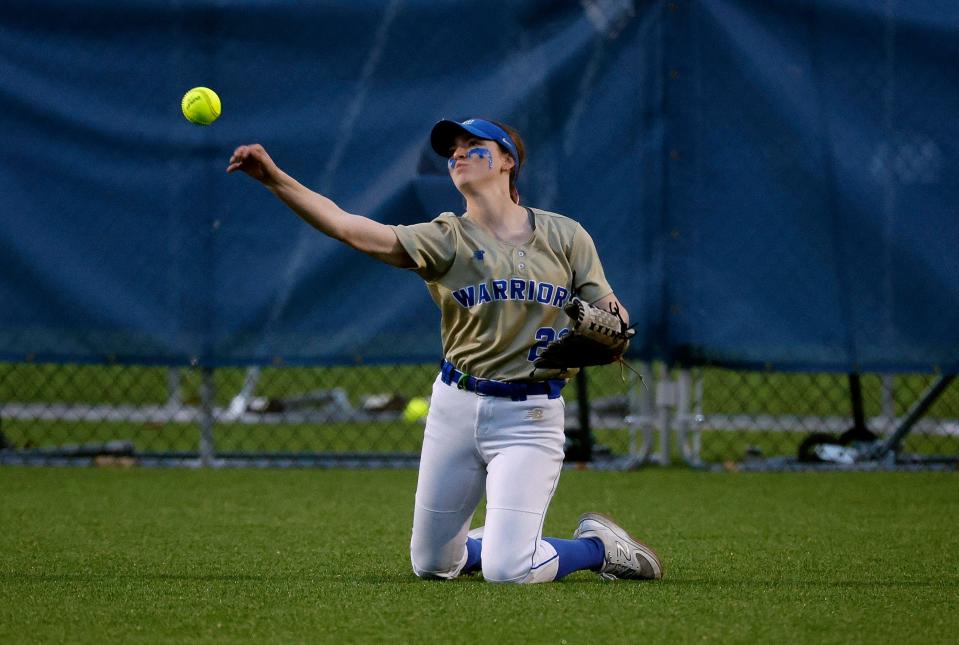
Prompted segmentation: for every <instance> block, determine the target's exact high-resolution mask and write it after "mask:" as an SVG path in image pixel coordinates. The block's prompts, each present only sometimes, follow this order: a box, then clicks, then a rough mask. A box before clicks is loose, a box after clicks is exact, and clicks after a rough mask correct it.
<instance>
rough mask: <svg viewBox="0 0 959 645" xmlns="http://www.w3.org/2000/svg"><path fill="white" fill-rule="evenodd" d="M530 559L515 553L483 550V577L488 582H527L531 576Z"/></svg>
mask: <svg viewBox="0 0 959 645" xmlns="http://www.w3.org/2000/svg"><path fill="white" fill-rule="evenodd" d="M529 572H530V560H529V558H528V557H517V556H516V554H515V553H502V554H495V555H494V554H487V553H486V551H485V550H484V551H483V578H484V579H485V580H486V581H487V582H500V583H515V584H519V583H522V582H526V580H527V579H528V578H529Z"/></svg>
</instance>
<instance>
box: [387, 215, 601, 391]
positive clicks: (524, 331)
mask: <svg viewBox="0 0 959 645" xmlns="http://www.w3.org/2000/svg"><path fill="white" fill-rule="evenodd" d="M529 210H530V213H531V218H532V224H533V235H532V237H531V238H530V239H529V241H528V242H526V243H525V244H519V245H512V244H508V243H506V242H502V241H500V240H499V239H497V238H495V237H494V236H493V235H491V234H490V233H488V232H487V231H486V230H485V229H483V228H481V227H480V226H478V225H477V224H476V223H474V222H473V221H472V220H470V218H469V216H468V215H463V216H457V215H455V214H454V213H442V214H441V215H439V216H438V217H437V218H436V219H434V220H433V221H431V222H424V223H422V224H413V225H411V226H394V227H393V228H394V229H395V230H396V236H397V238H399V241H400V244H402V245H403V248H404V249H405V250H406V252H407V253H408V254H409V256H410V257H411V258H412V259H413V262H415V264H416V266H415V267H413V270H414V271H416V273H418V274H419V275H420V277H422V278H423V279H424V280H425V281H426V285H427V288H428V289H429V292H430V295H431V296H432V297H433V300H434V301H435V302H436V304H437V306H438V307H439V308H440V312H441V314H442V322H441V335H442V339H443V352H444V354H445V356H446V359H447V360H449V361H450V362H451V363H453V365H455V366H456V367H457V368H458V369H460V370H462V371H464V372H467V373H469V374H472V375H473V376H477V377H480V378H488V379H497V380H504V381H506V380H529V379H530V378H531V373H533V361H534V360H535V359H536V357H537V355H538V353H539V352H540V351H541V350H542V349H543V348H544V347H546V345H547V344H548V343H550V342H551V341H552V340H554V339H556V338H558V337H559V336H561V335H563V334H565V333H567V326H568V325H569V322H570V321H569V318H568V317H567V316H566V314H565V313H564V312H563V305H564V304H565V303H566V301H567V300H568V299H569V298H570V297H572V296H573V295H578V296H579V297H580V298H582V299H583V300H585V301H587V302H595V301H596V300H599V299H600V298H602V297H604V296H607V295H609V294H610V293H612V291H613V290H612V289H611V288H610V286H609V283H608V282H607V281H606V276H605V274H604V273H603V267H602V264H600V261H599V256H598V255H597V254H596V246H595V245H594V244H593V240H592V238H591V237H590V236H589V234H588V233H587V232H586V231H585V230H584V229H583V227H582V226H580V225H579V224H578V223H577V222H575V221H574V220H572V219H570V218H568V217H565V216H563V215H558V214H556V213H550V212H547V211H542V210H539V209H529ZM574 372H575V370H570V371H567V372H563V373H562V374H560V373H559V372H558V371H557V370H536V371H535V373H533V375H532V378H533V379H535V380H541V379H546V378H555V377H557V376H562V377H567V376H569V375H571V374H573V373H574Z"/></svg>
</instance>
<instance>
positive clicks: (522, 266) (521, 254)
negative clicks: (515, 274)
mask: <svg viewBox="0 0 959 645" xmlns="http://www.w3.org/2000/svg"><path fill="white" fill-rule="evenodd" d="M516 255H518V256H519V257H521V258H523V257H526V251H525V250H524V249H519V250H518V251H516ZM516 267H517V268H518V269H519V270H520V271H523V270H524V269H526V263H525V262H523V261H522V260H520V262H519V264H517V265H516Z"/></svg>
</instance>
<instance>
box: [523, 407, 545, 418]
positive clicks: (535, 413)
mask: <svg viewBox="0 0 959 645" xmlns="http://www.w3.org/2000/svg"><path fill="white" fill-rule="evenodd" d="M523 418H524V419H526V420H527V421H539V420H540V419H542V418H543V408H533V409H531V410H527V411H526V416H525V417H523Z"/></svg>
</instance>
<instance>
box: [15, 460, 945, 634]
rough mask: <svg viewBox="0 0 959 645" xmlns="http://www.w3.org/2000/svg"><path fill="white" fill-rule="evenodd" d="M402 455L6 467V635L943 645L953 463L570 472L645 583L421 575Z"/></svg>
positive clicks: (575, 508)
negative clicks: (348, 461) (935, 466)
mask: <svg viewBox="0 0 959 645" xmlns="http://www.w3.org/2000/svg"><path fill="white" fill-rule="evenodd" d="M415 477H416V475H415V472H413V471H409V470H400V471H393V470H381V471H343V470H287V471H280V470H227V471H191V470H169V471H168V470H137V469H132V470H120V469H78V468H75V469H69V468H68V469H50V468H11V467H7V468H0V509H2V517H3V521H2V525H3V530H2V531H0V642H4V643H18V642H22V643H34V642H102V641H109V642H201V641H202V642H211V641H216V642H250V641H256V642H260V641H268V642H314V641H321V642H327V641H345V642H384V641H396V642H437V643H441V642H484V643H485V642H498V643H522V642H535V643H541V642H542V643H563V642H567V643H574V642H588V643H594V642H595V643H602V642H621V643H627V642H630V643H633V642H636V643H691V642H704V641H705V642H721V643H756V642H762V643H768V642H780V643H807V642H808V643H855V642H859V643H951V642H955V639H956V634H957V632H959V612H957V611H956V607H957V606H959V561H957V555H956V554H957V553H959V531H957V530H956V517H957V516H959V474H956V473H844V474H742V473H739V474H736V473H729V474H709V473H698V472H691V471H687V470H684V469H675V470H643V471H639V472H631V473H610V472H588V471H587V472H583V471H568V472H566V473H564V475H563V481H562V483H561V485H560V488H559V491H558V493H557V495H556V498H555V499H554V502H553V505H552V507H551V511H550V515H549V517H548V519H547V523H546V532H547V533H548V534H552V535H557V536H561V537H566V536H568V535H569V534H570V532H571V531H572V529H573V528H574V526H575V522H576V518H577V517H578V514H579V513H580V512H583V511H587V510H599V511H604V512H608V513H610V514H612V515H613V516H614V517H616V518H617V519H618V520H619V521H620V522H621V523H623V524H624V525H626V526H627V527H629V528H630V529H631V530H633V532H634V533H636V534H637V535H639V536H642V537H643V538H645V539H646V540H647V541H648V542H649V543H650V544H651V545H652V546H653V547H654V548H656V549H657V550H658V551H659V553H660V554H661V556H662V558H663V560H664V563H665V566H666V576H665V578H664V579H663V580H662V581H661V582H657V583H635V582H613V583H605V582H603V581H601V580H600V579H598V578H597V577H596V576H595V575H593V574H590V573H577V574H573V575H572V576H570V577H569V578H567V579H566V580H564V581H562V582H558V583H554V584H549V585H539V586H535V587H505V586H498V585H490V584H485V583H483V582H482V580H481V579H480V578H466V579H460V580H456V581H452V582H445V583H444V582H424V581H419V580H417V579H416V578H415V577H414V576H413V575H412V573H411V572H410V569H409V564H408V540H409V532H410V523H411V505H412V499H413V491H414V487H415Z"/></svg>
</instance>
